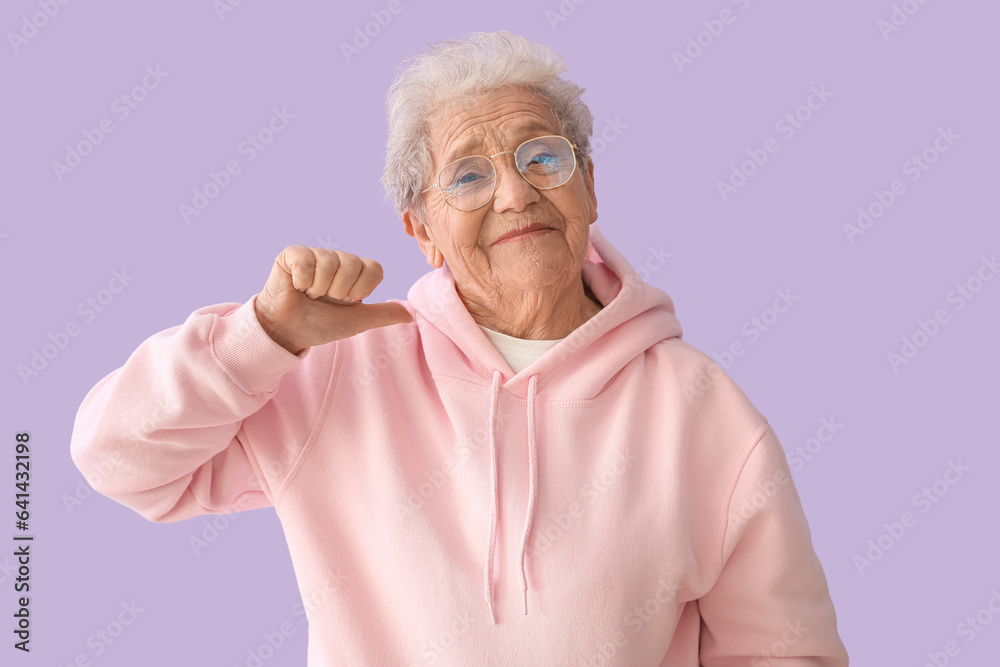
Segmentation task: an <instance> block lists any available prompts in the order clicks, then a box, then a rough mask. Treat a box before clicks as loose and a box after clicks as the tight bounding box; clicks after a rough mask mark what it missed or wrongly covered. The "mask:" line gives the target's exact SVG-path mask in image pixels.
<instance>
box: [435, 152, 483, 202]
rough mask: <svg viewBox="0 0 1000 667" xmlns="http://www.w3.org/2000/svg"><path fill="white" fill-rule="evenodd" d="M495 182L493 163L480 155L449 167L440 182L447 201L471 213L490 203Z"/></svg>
mask: <svg viewBox="0 0 1000 667" xmlns="http://www.w3.org/2000/svg"><path fill="white" fill-rule="evenodd" d="M495 181H496V171H494V169H493V163H491V162H490V161H489V160H487V159H486V158H485V157H481V156H478V155H475V156H471V157H466V158H462V159H461V160H456V161H455V162H452V163H451V164H449V165H447V166H446V167H445V168H444V169H443V170H442V171H441V176H440V180H439V182H440V183H441V192H442V194H444V198H445V200H446V201H447V202H448V203H449V204H451V205H452V206H454V207H455V208H457V209H459V210H462V211H471V210H473V209H475V208H478V207H480V206H482V205H483V204H485V203H486V202H487V201H489V199H490V197H492V196H493V183H494V182H495Z"/></svg>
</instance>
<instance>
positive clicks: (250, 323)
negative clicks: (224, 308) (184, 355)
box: [209, 294, 310, 394]
mask: <svg viewBox="0 0 1000 667" xmlns="http://www.w3.org/2000/svg"><path fill="white" fill-rule="evenodd" d="M256 302H257V294H254V295H253V296H252V297H250V299H249V300H247V301H246V302H245V303H244V304H243V305H241V306H240V307H239V308H237V309H235V310H233V311H231V312H229V313H226V314H225V315H219V316H217V318H216V320H215V324H214V326H213V327H212V332H211V333H210V334H209V336H210V338H211V345H212V351H213V354H214V355H215V358H216V359H217V360H218V362H219V364H220V365H221V366H222V368H223V369H225V371H226V373H228V374H229V376H230V377H231V378H232V379H233V381H234V382H235V383H236V384H237V385H239V386H240V387H241V388H242V389H243V390H244V391H245V392H247V393H248V394H253V393H259V392H270V391H274V390H275V389H277V388H278V381H279V380H280V379H281V376H282V375H284V374H285V373H287V372H288V371H290V370H291V369H293V368H295V366H297V365H298V364H299V363H301V362H302V360H303V359H305V358H306V356H307V355H308V354H309V350H310V348H308V347H307V348H305V349H304V350H302V351H301V352H299V353H298V354H297V355H296V354H292V353H291V352H289V351H288V350H286V349H285V348H283V347H282V346H281V345H279V344H278V343H276V342H275V341H274V339H273V338H271V337H270V336H268V335H267V332H266V331H264V328H263V327H262V326H261V325H260V321H259V320H258V319H257V313H256V311H255V310H254V308H255V304H256Z"/></svg>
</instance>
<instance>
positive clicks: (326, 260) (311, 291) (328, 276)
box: [306, 248, 341, 299]
mask: <svg viewBox="0 0 1000 667" xmlns="http://www.w3.org/2000/svg"><path fill="white" fill-rule="evenodd" d="M312 251H313V256H314V257H315V258H316V268H315V270H314V271H313V279H312V284H311V285H310V286H309V288H308V289H307V290H306V296H308V297H309V298H310V299H316V298H319V297H321V296H323V295H324V294H327V293H328V291H329V289H330V283H331V282H333V280H334V278H335V277H336V275H337V272H338V271H340V268H341V258H340V255H338V254H337V252H336V251H333V250H328V249H326V248H312Z"/></svg>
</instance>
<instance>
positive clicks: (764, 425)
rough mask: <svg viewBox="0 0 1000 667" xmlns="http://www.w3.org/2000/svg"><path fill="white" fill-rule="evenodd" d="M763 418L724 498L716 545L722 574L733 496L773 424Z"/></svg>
mask: <svg viewBox="0 0 1000 667" xmlns="http://www.w3.org/2000/svg"><path fill="white" fill-rule="evenodd" d="M761 418H762V419H763V421H762V422H761V423H760V424H759V425H758V426H757V428H756V429H754V432H753V433H752V434H751V436H750V441H749V443H748V444H747V445H745V446H744V448H743V453H742V454H741V456H740V459H739V461H738V465H737V466H736V469H735V470H734V471H733V473H732V476H731V478H730V481H729V484H727V485H726V492H725V496H724V498H723V512H722V519H721V521H720V522H719V523H720V529H719V537H718V540H717V544H716V549H717V551H718V564H719V571H720V572H721V571H722V568H724V567H725V565H726V564H725V559H724V557H725V550H726V538H727V537H728V536H729V513H730V509H731V506H732V502H733V495H734V494H735V493H736V487H737V486H739V483H740V479H742V478H743V471H744V470H745V469H746V465H747V461H749V460H750V457H751V456H752V455H753V453H754V451H755V450H756V449H757V446H758V445H759V444H760V443H761V441H763V439H764V435H765V434H766V433H767V430H768V429H769V428H770V427H771V424H770V423H769V422H768V421H767V417H764V416H763V415H762V416H761Z"/></svg>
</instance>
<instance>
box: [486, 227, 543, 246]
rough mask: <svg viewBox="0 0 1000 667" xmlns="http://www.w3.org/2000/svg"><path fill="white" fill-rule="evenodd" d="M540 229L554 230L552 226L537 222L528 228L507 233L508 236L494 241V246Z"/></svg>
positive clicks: (505, 235)
mask: <svg viewBox="0 0 1000 667" xmlns="http://www.w3.org/2000/svg"><path fill="white" fill-rule="evenodd" d="M539 229H552V227H551V226H550V225H546V224H545V223H543V222H535V223H532V224H530V225H528V226H527V227H521V228H520V229H515V230H513V231H510V232H507V233H506V234H504V235H503V236H501V237H500V238H498V239H497V240H496V241H494V242H493V245H496V244H497V243H500V242H501V241H506V240H507V239H512V238H514V237H515V236H520V235H521V234H527V233H528V232H534V231H537V230H539Z"/></svg>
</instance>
